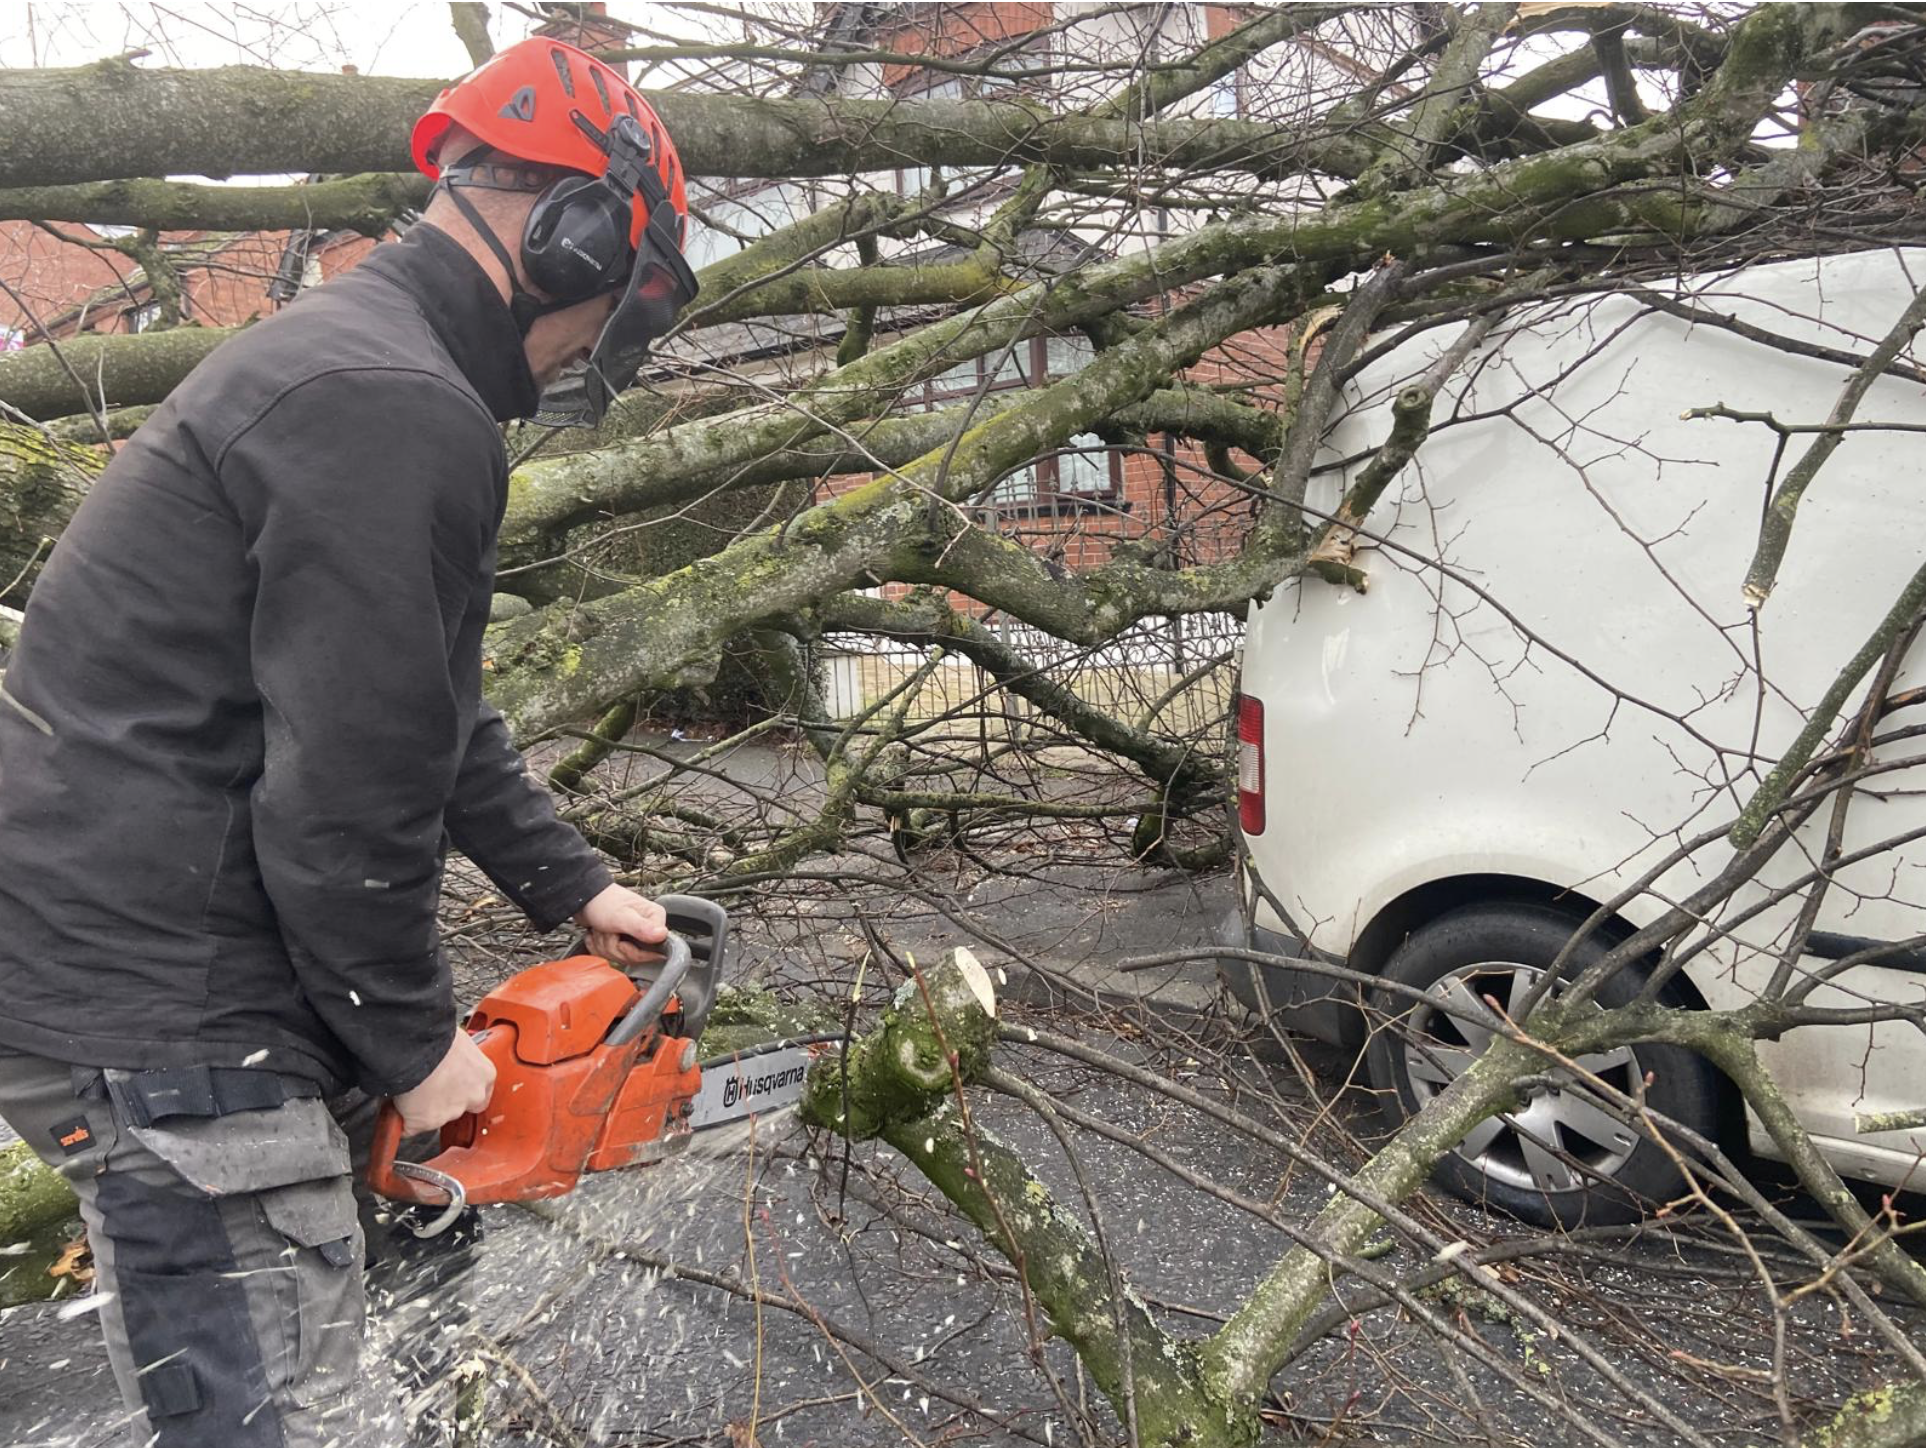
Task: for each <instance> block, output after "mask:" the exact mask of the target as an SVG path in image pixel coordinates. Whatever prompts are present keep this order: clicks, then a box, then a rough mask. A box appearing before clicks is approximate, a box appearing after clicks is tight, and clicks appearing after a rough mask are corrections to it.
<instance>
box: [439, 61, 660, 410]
mask: <svg viewBox="0 0 1926 1448" xmlns="http://www.w3.org/2000/svg"><path fill="white" fill-rule="evenodd" d="M455 126H460V127H461V128H462V129H463V130H465V131H467V132H469V133H470V134H472V135H473V136H474V137H475V139H476V141H477V142H478V146H477V148H476V149H477V151H478V152H486V153H497V154H499V155H500V156H503V157H511V158H513V159H515V160H517V161H524V162H529V163H532V165H533V167H534V168H536V169H533V170H531V171H530V172H529V173H528V174H526V175H523V176H520V177H516V178H512V179H510V180H509V181H508V182H506V183H504V182H503V181H501V180H500V179H499V176H498V173H499V171H500V170H501V169H502V168H501V167H498V166H495V165H493V164H492V163H489V162H487V161H483V162H480V163H476V162H472V161H470V159H469V158H468V157H463V156H451V157H448V158H447V159H446V160H445V161H444V159H443V157H442V156H441V149H442V147H443V145H444V144H445V143H446V141H447V139H448V133H449V131H450V130H451V129H452V128H454V127H455ZM411 146H412V149H413V152H414V158H415V164H416V165H417V166H419V167H420V168H421V170H422V171H423V172H424V173H425V174H426V175H428V176H429V177H431V178H432V179H434V180H435V181H436V182H437V183H438V187H437V189H438V190H443V191H446V192H447V194H448V197H449V199H450V200H451V201H452V202H453V203H454V205H455V206H456V207H457V208H458V209H459V210H460V211H461V212H462V214H463V215H464V216H465V217H466V218H467V220H468V222H469V224H470V225H472V226H473V227H474V228H475V231H476V234H477V235H478V236H480V238H481V239H482V240H483V241H484V242H485V243H486V244H487V245H488V247H489V249H490V250H491V251H493V252H494V253H495V256H496V258H497V259H498V260H499V261H500V262H501V264H502V268H503V270H504V271H505V272H506V273H507V275H508V281H509V286H510V296H509V311H510V314H511V315H512V316H513V317H514V319H515V324H516V326H517V328H518V329H519V330H520V332H521V334H522V335H523V336H524V337H526V336H527V335H528V332H529V328H530V327H531V326H532V325H533V324H534V322H535V321H536V320H537V319H538V318H539V317H541V316H542V315H543V314H544V313H547V312H552V311H557V310H560V309H562V308H565V307H569V306H573V305H575V304H576V303H578V302H581V301H585V300H587V299H588V298H590V297H593V296H598V295H616V296H617V297H618V300H617V302H616V304H615V307H614V309H613V310H612V311H611V312H610V313H609V316H608V320H607V322H606V323H605V324H604V325H603V327H602V330H601V333H600V335H599V336H597V338H596V340H595V345H594V347H593V348H592V349H591V351H590V353H589V356H588V358H587V361H586V362H585V363H584V364H582V370H581V371H580V372H579V373H576V374H574V375H572V376H571V375H564V376H563V377H561V378H559V379H557V381H555V382H554V383H552V384H551V385H550V386H549V388H548V389H547V391H545V392H544V393H543V395H542V401H541V404H540V406H539V408H538V410H537V411H536V413H535V420H536V421H537V422H539V423H543V424H545V425H548V426H551V427H567V426H576V425H593V424H595V423H597V422H599V421H601V419H602V416H603V414H604V413H605V412H606V411H607V409H608V406H609V404H610V402H611V401H612V400H613V399H614V397H615V395H616V394H617V393H619V392H620V391H622V389H623V388H625V387H627V386H628V385H629V384H630V383H631V382H632V381H634V379H635V375H636V373H637V371H638V370H640V368H641V365H642V363H643V362H644V361H645V360H646V359H647V357H648V354H649V350H650V347H651V346H652V344H653V343H654V342H655V341H656V340H657V339H658V338H660V337H662V336H663V335H665V334H666V333H667V332H668V331H669V330H670V328H671V327H672V326H673V325H674V323H675V318H676V315H677V314H678V313H679V312H680V311H681V309H682V308H683V307H685V306H687V305H688V304H689V303H690V302H691V301H693V300H694V299H695V296H696V292H697V290H698V285H697V282H696V278H695V274H694V273H693V272H692V271H690V269H689V264H688V261H687V260H686V259H685V258H684V257H683V255H682V247H683V242H684V239H685V237H686V236H687V233H688V220H689V203H688V198H687V195H686V193H685V191H684V187H683V178H682V163H681V161H680V159H679V158H678V157H677V156H676V152H675V143H674V142H673V141H671V140H670V139H669V133H668V132H667V131H666V130H664V129H663V126H662V122H661V120H660V119H659V118H658V117H657V116H656V113H655V111H654V109H653V108H652V107H651V106H650V105H649V103H648V102H647V101H645V100H643V99H642V97H641V96H640V95H638V94H637V93H636V90H635V88H634V87H633V86H631V85H630V84H629V83H628V82H627V81H626V80H624V79H623V78H622V77H621V76H620V75H618V74H617V73H616V72H615V71H614V70H612V69H610V68H609V67H608V66H606V65H604V64H603V63H602V62H601V61H599V60H597V59H595V57H594V56H592V55H589V54H588V53H587V52H585V51H582V50H578V49H576V48H575V47H574V46H572V45H565V44H564V43H562V42H561V41H559V40H550V39H547V38H546V37H544V36H534V37H531V38H530V39H528V40H524V41H522V42H521V43H520V44H518V45H511V46H510V47H509V48H508V49H507V50H504V51H503V52H502V53H501V54H500V55H497V56H496V57H495V58H494V59H493V60H491V61H489V62H488V63H487V64H486V65H484V66H482V67H481V68H480V69H479V70H477V71H475V72H474V73H473V74H472V75H469V76H467V77H465V78H464V79H462V80H458V81H456V82H455V83H454V84H453V85H451V86H449V87H448V88H447V89H446V90H444V91H443V92H442V93H441V94H440V95H439V96H437V97H436V98H435V103H434V104H433V105H432V106H430V107H429V108H428V112H427V114H426V115H424V116H422V118H421V119H420V120H418V121H416V122H415V129H414V135H413V138H412V142H411ZM550 167H552V168H555V169H558V170H561V171H564V172H566V173H569V174H567V175H565V176H563V177H562V178H561V179H559V180H549V179H547V177H546V176H545V175H544V173H543V169H541V168H550ZM482 172H488V173H490V174H489V178H488V179H485V178H484V176H483V175H482V174H481V173H482ZM477 187H479V188H481V189H484V190H504V189H506V190H529V191H539V193H540V194H539V195H537V196H536V199H535V203H534V205H533V207H532V208H531V209H530V211H529V213H528V219H527V222H526V224H525V226H524V228H523V231H522V236H521V254H520V267H519V270H518V268H517V264H516V258H515V257H514V256H511V255H510V253H509V249H508V247H507V246H506V245H505V244H504V243H503V241H502V239H501V238H500V237H499V236H497V235H496V234H495V231H494V229H493V227H492V226H490V225H489V224H488V223H487V222H486V221H484V220H483V218H482V216H481V214H480V212H478V211H476V210H475V208H474V205H473V203H471V202H470V201H468V200H467V198H466V197H464V196H463V195H462V192H463V191H464V190H466V189H470V188H477ZM625 219H626V221H627V223H628V224H627V226H626V227H625V226H624V225H623V222H624V220H625ZM524 276H525V277H527V279H528V280H529V282H530V283H532V284H533V285H535V286H537V287H539V288H541V290H542V291H543V292H544V293H546V299H544V298H542V297H538V296H536V295H534V294H533V293H531V292H529V291H528V290H526V289H525V288H524V285H523V282H522V280H521V278H522V277H524Z"/></svg>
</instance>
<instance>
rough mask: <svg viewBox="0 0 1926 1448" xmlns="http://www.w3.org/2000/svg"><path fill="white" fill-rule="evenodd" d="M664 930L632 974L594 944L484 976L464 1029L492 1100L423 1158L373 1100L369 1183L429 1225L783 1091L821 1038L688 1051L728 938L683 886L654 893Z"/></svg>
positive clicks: (681, 1138)
mask: <svg viewBox="0 0 1926 1448" xmlns="http://www.w3.org/2000/svg"><path fill="white" fill-rule="evenodd" d="M658 903H660V904H661V906H662V908H663V911H664V912H665V913H666V914H667V916H668V926H669V934H668V937H667V938H666V939H665V940H664V941H663V942H662V944H661V945H659V946H652V947H649V948H650V949H651V950H653V951H655V952H657V953H659V954H660V955H661V960H660V962H659V963H656V964H653V965H648V966H643V967H640V968H639V969H638V970H637V972H636V974H635V975H631V974H629V973H627V972H625V971H622V970H618V969H616V968H615V967H614V966H613V965H611V964H609V962H607V961H606V960H603V959H601V958H600V957H598V956H592V955H573V956H570V957H569V958H567V959H566V960H551V961H547V962H545V963H544V964H541V965H536V966H531V967H530V968H529V969H527V970H524V971H521V972H519V973H518V974H516V975H514V976H511V977H510V978H509V979H508V980H506V981H504V982H503V983H502V984H501V985H499V986H497V987H496V988H495V989H494V990H492V991H490V992H489V993H488V995H487V996H486V997H484V998H483V1000H482V1002H481V1004H480V1005H478V1006H476V1007H475V1009H474V1012H473V1013H472V1014H471V1015H470V1016H469V1018H468V1021H467V1023H466V1029H467V1031H468V1033H469V1035H470V1036H471V1037H472V1038H473V1040H474V1042H475V1044H476V1045H477V1046H479V1047H480V1048H481V1051H482V1054H483V1055H485V1056H486V1057H488V1059H489V1060H490V1061H491V1062H493V1063H494V1066H495V1089H494V1093H493V1095H492V1096H491V1097H490V1098H489V1102H488V1105H487V1106H486V1107H484V1108H483V1109H482V1110H480V1111H478V1112H472V1113H470V1114H468V1115H465V1116H458V1117H456V1118H455V1119H454V1120H453V1121H451V1122H449V1123H448V1124H447V1125H446V1126H444V1127H442V1128H441V1151H440V1153H439V1154H438V1155H436V1156H435V1157H433V1158H432V1159H430V1160H428V1161H406V1160H401V1159H398V1158H397V1156H396V1153H397V1152H398V1151H399V1149H400V1147H401V1139H402V1122H401V1113H400V1112H399V1111H397V1110H396V1109H395V1105H394V1103H393V1102H392V1101H388V1102H384V1103H382V1106H381V1110H380V1113H379V1114H378V1116H377V1117H376V1120H375V1131H374V1142H373V1146H372V1148H371V1150H370V1153H369V1159H368V1171H367V1179H368V1184H369V1185H370V1186H371V1187H373V1188H374V1190H375V1191H377V1192H379V1193H380V1194H381V1195H382V1196H384V1197H387V1198H388V1199H390V1200H391V1201H396V1202H402V1203H406V1204H408V1205H411V1206H418V1207H425V1208H431V1209H432V1208H440V1209H441V1210H440V1211H439V1213H438V1214H437V1215H435V1216H434V1217H432V1218H431V1219H429V1220H427V1221H425V1222H423V1221H420V1220H417V1219H416V1218H415V1217H412V1216H411V1217H410V1218H409V1219H408V1221H409V1225H410V1227H411V1228H412V1229H413V1230H414V1232H415V1233H416V1235H418V1236H422V1237H432V1236H435V1235H436V1234H438V1233H440V1232H442V1231H445V1230H446V1229H447V1228H448V1227H450V1226H451V1225H453V1224H454V1222H455V1220H456V1219H457V1218H458V1217H460V1216H461V1214H462V1212H463V1211H464V1210H465V1209H467V1208H468V1207H471V1206H488V1205H492V1204H496V1203H501V1202H527V1201H535V1200H538V1199H540V1198H543V1197H558V1196H561V1195H563V1194H565V1193H567V1192H569V1191H572V1190H574V1188H575V1186H576V1184H577V1183H578V1182H579V1181H580V1180H581V1179H582V1177H583V1176H584V1175H585V1174H587V1173H590V1172H604V1171H615V1170H618V1169H620V1168H623V1167H631V1166H646V1165H648V1164H650V1163H653V1162H659V1161H662V1160H663V1159H665V1158H667V1157H669V1156H673V1155H674V1154H675V1153H677V1152H678V1151H681V1150H683V1149H684V1148H686V1147H687V1146H688V1145H689V1142H690V1140H691V1139H692V1137H693V1135H694V1133H695V1132H697V1131H702V1130H705V1129H707V1128H709V1127H714V1126H722V1125H726V1124H728V1123H730V1122H735V1121H741V1120H745V1119H747V1118H749V1117H752V1116H755V1115H758V1114H760V1113H762V1112H765V1111H772V1110H776V1109H778V1108H780V1107H783V1106H787V1105H788V1104H790V1103H791V1102H793V1101H795V1100H797V1099H798V1098H799V1097H801V1095H802V1089H803V1078H804V1077H805V1075H806V1074H807V1072H808V1068H809V1062H810V1060H811V1059H812V1057H813V1055H814V1054H815V1053H817V1052H819V1051H821V1050H822V1049H823V1048H824V1046H825V1044H826V1042H827V1040H829V1039H832V1038H826V1037H810V1038H808V1039H806V1040H801V1041H776V1042H772V1043H770V1044H769V1045H767V1046H759V1047H756V1048H754V1049H752V1050H748V1051H743V1052H738V1053H734V1054H731V1055H726V1056H718V1057H716V1058H714V1059H712V1060H709V1061H698V1060H697V1059H696V1040H697V1038H698V1037H700V1036H701V1034H702V1027H703V1024H704V1023H705V1022H706V1021H707V1020H708V1018H709V1012H710V1010H711V1008H712V1007H713V1006H714V1005H715V999H716V990H717V987H718V986H719V985H720V984H721V981H722V975H723V967H724V962H725V958H726V952H727V949H728V937H729V916H728V912H726V911H725V910H723V908H722V907H721V906H720V905H717V904H715V903H714V902H713V901H710V900H702V899H698V898H696V897H695V896H693V895H665V896H663V897H662V898H661V900H660V901H659V902H658Z"/></svg>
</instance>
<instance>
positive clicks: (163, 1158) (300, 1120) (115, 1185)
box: [0, 1048, 402, 1448]
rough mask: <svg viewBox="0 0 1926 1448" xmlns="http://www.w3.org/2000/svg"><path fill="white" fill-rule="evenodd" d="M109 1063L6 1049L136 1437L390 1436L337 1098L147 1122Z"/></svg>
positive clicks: (260, 1443)
mask: <svg viewBox="0 0 1926 1448" xmlns="http://www.w3.org/2000/svg"><path fill="white" fill-rule="evenodd" d="M109 1074H110V1073H106V1072H102V1071H98V1070H94V1069H92V1068H88V1067H73V1066H67V1065H64V1064H62V1063H59V1062H55V1061H49V1060H46V1059H44V1058H41V1057H38V1056H30V1055H23V1054H19V1053H15V1052H10V1051H7V1050H6V1049H4V1048H0V1117H4V1118H5V1119H6V1121H7V1123H8V1124H9V1125H10V1126H12V1127H13V1129H14V1130H15V1131H17V1132H18V1133H19V1134H20V1136H21V1138H22V1139H23V1140H24V1141H26V1142H27V1143H28V1144H29V1145H31V1146H32V1147H33V1149H34V1150H35V1151H36V1152H38V1153H39V1154H40V1156H41V1158H42V1159H43V1160H45V1161H46V1162H47V1163H48V1164H49V1165H51V1166H53V1167H54V1168H55V1169H56V1170H58V1171H59V1172H60V1173H61V1175H62V1176H64V1177H65V1178H66V1179H67V1181H68V1183H69V1184H70V1185H71V1186H72V1187H73V1189H74V1194H75V1195H76V1196H77V1197H78V1198H79V1199H80V1211H81V1217H82V1220H83V1221H84V1222H85V1223H86V1227H87V1237H88V1240H89V1242H90V1244H91V1245H92V1248H93V1257H94V1273H95V1278H94V1281H95V1292H96V1293H97V1294H98V1296H99V1299H100V1303H101V1306H100V1308H99V1311H98V1313H97V1315H98V1317H99V1319H100V1323H101V1328H102V1331H103V1333H104V1334H105V1337H106V1342H107V1356H108V1361H109V1363H110V1364H111V1366H112V1368H113V1372H114V1378H115V1381H116V1383H117V1384H118V1385H119V1388H120V1393H121V1398H122V1400H123V1402H124V1404H125V1406H126V1408H127V1411H128V1415H129V1418H128V1432H127V1435H126V1436H127V1441H128V1442H129V1443H133V1444H144V1445H152V1448H210V1445H218V1448H394V1445H395V1444H398V1443H400V1442H401V1441H402V1434H401V1432H400V1430H399V1428H398V1427H397V1424H396V1419H395V1418H394V1416H393V1409H392V1396H393V1395H392V1391H391V1389H390V1387H389V1385H388V1384H387V1383H386V1382H385V1381H380V1379H383V1378H385V1376H386V1375H385V1374H378V1373H366V1374H364V1373H362V1372H361V1371H360V1357H361V1338H362V1330H363V1318H364V1315H365V1296H364V1289H363V1283H362V1266H363V1252H364V1236H363V1227H362V1223H361V1221H360V1220H359V1218H358V1213H357V1202H356V1195H355V1190H354V1182H355V1177H354V1175H353V1174H352V1173H351V1170H350V1147H349V1140H348V1136H347V1134H346V1133H344V1132H343V1130H342V1127H341V1125H340V1123H339V1122H338V1121H337V1120H336V1111H339V1110H341V1103H332V1104H333V1105H334V1106H335V1110H333V1111H331V1110H330V1104H331V1103H326V1102H323V1101H322V1100H321V1099H319V1098H318V1097H297V1098H295V1099H292V1100H288V1101H285V1102H283V1103H282V1104H281V1105H279V1106H275V1107H272V1108H270V1109H265V1110H243V1111H236V1112H234V1113H232V1114H229V1115H225V1116H212V1117H205V1116H203V1117H195V1116H172V1117H168V1118H166V1119H164V1120H157V1121H155V1122H153V1124H151V1125H147V1126H141V1125H137V1124H135V1123H134V1122H132V1121H129V1120H127V1119H125V1118H126V1112H124V1111H123V1109H122V1107H121V1106H120V1105H119V1104H117V1103H116V1101H115V1100H114V1099H113V1096H112V1093H110V1091H109V1089H108V1088H109V1084H110V1083H109V1081H108V1076H109ZM111 1074H114V1075H117V1076H118V1075H120V1074H122V1073H111ZM360 1115H361V1117H363V1118H365V1120H366V1121H367V1122H370V1123H371V1122H372V1116H373V1113H372V1110H370V1109H363V1110H362V1111H361V1112H360ZM352 1124H354V1125H357V1126H359V1125H361V1122H359V1121H356V1122H353V1123H352Z"/></svg>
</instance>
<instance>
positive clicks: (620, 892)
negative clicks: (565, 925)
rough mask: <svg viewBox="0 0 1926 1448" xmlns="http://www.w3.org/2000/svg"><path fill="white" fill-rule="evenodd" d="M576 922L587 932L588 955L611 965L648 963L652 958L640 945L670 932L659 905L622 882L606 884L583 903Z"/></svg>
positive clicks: (660, 938)
mask: <svg viewBox="0 0 1926 1448" xmlns="http://www.w3.org/2000/svg"><path fill="white" fill-rule="evenodd" d="M575 923H576V924H577V925H579V926H581V927H582V928H583V929H584V930H586V931H587V932H588V948H589V954H591V955H599V956H601V957H602V959H604V960H606V961H608V962H609V963H610V964H612V965H648V964H649V963H650V962H651V961H653V960H654V958H655V957H654V956H653V955H652V954H651V953H650V952H649V951H647V950H645V949H643V946H647V945H654V944H656V943H657V942H658V941H660V940H662V939H663V938H664V937H665V936H667V935H668V933H669V924H668V917H667V916H666V915H664V914H663V913H662V907H661V906H660V905H658V904H656V903H655V901H653V900H647V899H644V898H643V897H642V896H640V895H638V894H636V893H635V891H633V890H630V889H628V888H627V887H625V886H622V885H611V886H609V887H608V889H606V890H604V891H603V892H602V893H601V894H600V895H597V896H596V897H595V898H594V899H593V900H591V901H589V902H588V904H586V905H584V906H583V907H582V908H581V910H580V911H578V912H577V914H576V916H575Z"/></svg>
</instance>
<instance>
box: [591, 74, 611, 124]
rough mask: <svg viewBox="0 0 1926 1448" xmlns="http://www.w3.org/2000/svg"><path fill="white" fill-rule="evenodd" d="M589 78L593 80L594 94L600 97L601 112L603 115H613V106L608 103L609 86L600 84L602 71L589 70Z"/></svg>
mask: <svg viewBox="0 0 1926 1448" xmlns="http://www.w3.org/2000/svg"><path fill="white" fill-rule="evenodd" d="M589 79H590V80H592V81H594V82H595V94H596V95H597V96H599V97H600V98H601V101H602V114H603V115H605V116H612V115H614V114H615V107H614V106H612V105H610V104H609V88H608V87H607V86H605V85H603V84H602V72H601V71H599V70H591V71H590V72H589Z"/></svg>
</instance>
